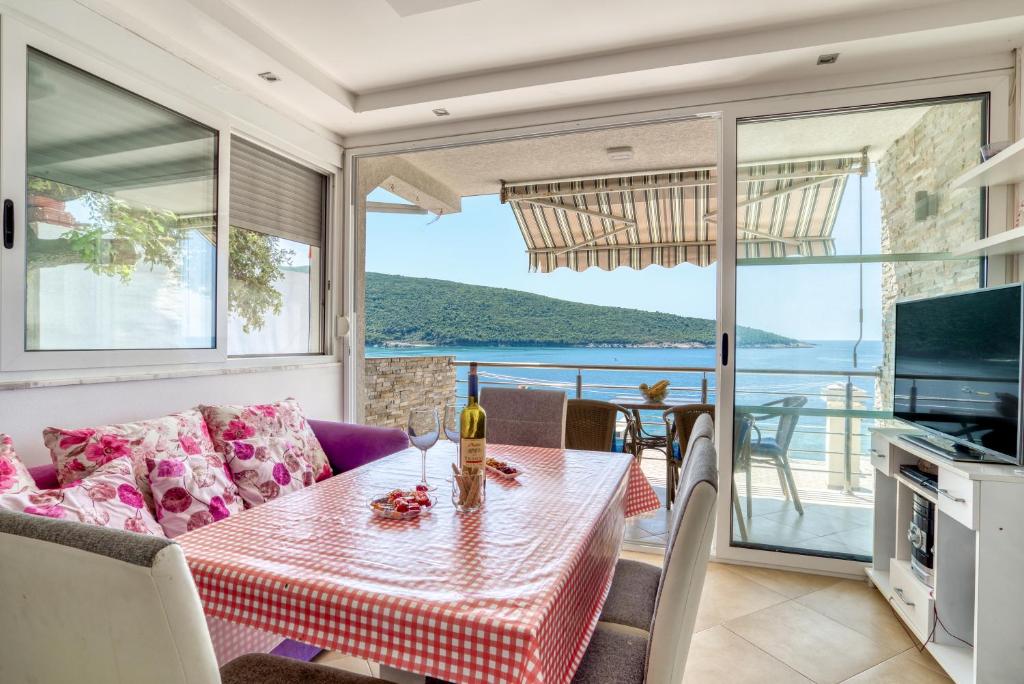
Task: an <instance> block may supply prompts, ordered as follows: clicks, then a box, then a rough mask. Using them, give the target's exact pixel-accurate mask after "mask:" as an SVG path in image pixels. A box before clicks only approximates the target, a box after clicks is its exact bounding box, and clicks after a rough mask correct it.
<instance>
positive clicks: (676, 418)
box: [661, 404, 715, 507]
mask: <svg viewBox="0 0 1024 684" xmlns="http://www.w3.org/2000/svg"><path fill="white" fill-rule="evenodd" d="M705 414H706V415H710V416H711V418H712V420H714V418H715V405H714V404H683V405H681V406H673V407H672V408H670V409H668V410H667V411H665V412H664V413H663V414H662V416H661V417H662V420H664V421H665V434H666V435H669V438H670V447H671V448H669V449H668V450H667V452H666V453H667V454H668V461H667V467H668V473H667V476H668V483H667V491H668V504H669V507H671V506H672V501H673V499H674V498H675V491H676V484H677V483H678V482H679V469H680V468H681V467H682V464H683V449H684V448H685V447H686V445H687V444H689V441H690V432H691V431H692V430H693V426H694V424H695V423H696V422H697V419H698V418H699V417H700V416H702V415H705ZM713 425H714V423H712V426H713ZM711 439H712V441H714V439H715V438H714V435H712V436H711ZM677 444H678V445H679V450H678V456H677V455H676V453H677V452H676V449H675V445H677Z"/></svg>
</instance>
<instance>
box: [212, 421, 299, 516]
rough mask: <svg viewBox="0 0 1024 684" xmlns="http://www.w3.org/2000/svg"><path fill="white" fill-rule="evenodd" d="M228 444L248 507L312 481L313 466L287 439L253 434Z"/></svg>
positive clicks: (234, 473)
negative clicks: (250, 436) (253, 435)
mask: <svg viewBox="0 0 1024 684" xmlns="http://www.w3.org/2000/svg"><path fill="white" fill-rule="evenodd" d="M225 445H226V446H227V452H226V453H225V454H224V458H225V460H226V461H227V466H228V469H229V470H230V471H231V474H232V476H233V477H234V480H235V484H236V485H238V493H239V494H240V495H241V497H242V498H243V499H244V500H245V503H246V506H247V507H249V508H252V507H253V506H259V505H260V504H262V503H266V502H268V501H270V500H271V499H276V498H277V497H279V496H283V495H284V494H288V493H289V492H294V491H297V490H299V489H302V488H303V487H308V486H309V485H311V484H313V481H314V479H315V478H314V474H313V466H312V465H310V463H309V461H307V460H306V459H305V458H303V457H302V455H301V452H300V449H299V447H298V446H297V445H295V444H294V443H292V442H289V441H288V440H286V439H278V438H274V437H272V438H270V439H266V438H263V437H252V438H249V439H236V440H233V441H230V442H226V443H225Z"/></svg>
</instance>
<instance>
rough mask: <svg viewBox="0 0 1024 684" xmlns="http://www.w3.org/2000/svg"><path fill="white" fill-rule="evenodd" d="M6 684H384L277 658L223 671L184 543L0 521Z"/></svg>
mask: <svg viewBox="0 0 1024 684" xmlns="http://www.w3.org/2000/svg"><path fill="white" fill-rule="evenodd" d="M0 558H2V559H3V561H2V563H3V572H0V596H3V597H4V598H3V601H4V609H3V610H2V611H0V633H2V634H3V635H4V636H3V638H2V639H0V681H4V682H72V681H74V682H112V683H115V684H116V683H123V684H129V683H132V684H134V683H135V682H147V683H153V684H210V683H211V682H224V683H225V684H243V683H244V684H261V683H267V684H269V683H270V682H280V683H282V684H288V683H291V682H295V683H298V682H311V683H314V684H380V683H381V682H382V681H383V680H380V679H374V678H372V677H366V676H363V675H357V674H352V673H349V672H345V671H343V670H338V669H335V668H331V667H327V666H326V665H317V664H313V663H306V662H303V661H299V660H292V659H289V658H283V657H280V656H272V655H268V654H250V655H245V656H241V657H239V658H236V659H234V660H232V661H230V662H228V663H226V664H225V665H224V666H223V667H222V668H220V669H219V670H218V668H217V658H216V656H215V655H214V651H213V644H212V642H211V641H210V634H209V631H208V630H207V627H206V620H205V618H204V616H203V607H202V605H201V604H200V601H199V593H198V592H197V591H196V587H195V584H194V583H193V581H192V575H191V573H190V572H189V569H188V566H187V565H186V563H185V556H184V554H183V553H182V551H181V547H180V546H178V544H176V543H174V542H172V541H170V540H168V539H164V538H157V537H151V536H146V535H143V534H138V533H135V532H124V531H120V530H113V529H107V528H104V527H98V526H95V525H86V524H83V523H79V522H72V521H70V520H57V519H53V518H46V517H42V516H36V515H28V514H25V513H14V512H12V511H4V510H0Z"/></svg>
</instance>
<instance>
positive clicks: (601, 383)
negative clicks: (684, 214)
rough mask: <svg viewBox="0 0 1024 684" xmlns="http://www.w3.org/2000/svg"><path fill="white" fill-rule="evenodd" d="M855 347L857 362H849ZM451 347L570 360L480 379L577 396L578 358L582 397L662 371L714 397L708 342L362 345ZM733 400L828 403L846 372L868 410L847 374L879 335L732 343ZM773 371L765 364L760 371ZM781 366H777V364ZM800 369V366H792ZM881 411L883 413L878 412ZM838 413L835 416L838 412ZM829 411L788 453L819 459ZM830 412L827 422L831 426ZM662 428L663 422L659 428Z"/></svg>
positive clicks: (674, 382)
mask: <svg viewBox="0 0 1024 684" xmlns="http://www.w3.org/2000/svg"><path fill="white" fill-rule="evenodd" d="M854 349H856V365H854ZM436 355H450V356H454V357H455V358H456V360H458V361H478V362H481V363H486V362H489V361H516V362H526V363H550V364H560V365H568V366H574V368H569V369H541V368H495V367H487V366H482V367H481V369H480V372H481V382H482V383H484V384H486V383H488V382H492V383H502V384H507V385H512V386H523V385H528V386H530V387H534V388H545V387H550V388H552V389H564V390H565V391H566V392H568V393H569V396H570V397H571V396H575V391H576V370H575V366H583V367H584V368H583V370H582V376H583V383H584V391H583V396H584V398H588V399H601V400H605V401H613V402H614V401H624V400H626V399H627V398H632V399H633V400H635V399H636V398H637V397H638V396H639V395H638V391H637V390H636V387H637V386H638V385H639V384H640V383H647V384H649V385H650V384H654V383H655V382H657V381H658V380H661V379H662V378H664V379H667V380H668V381H669V382H670V399H672V400H675V401H679V400H683V401H685V402H687V403H691V402H692V403H698V402H699V400H700V391H701V389H700V388H701V380H702V378H704V377H706V378H707V384H708V394H709V401H710V402H714V399H715V373H714V366H715V355H716V351H715V350H714V349H678V348H662V347H516V346H509V347H483V346H480V347H477V346H473V347H367V348H366V356H367V357H382V356H385V357H389V356H436ZM735 361H736V369H737V372H736V404H737V406H740V407H743V408H749V407H754V406H757V405H760V404H764V403H767V402H770V401H774V400H778V399H782V398H784V397H787V396H794V395H800V396H805V397H807V400H808V401H807V405H806V407H807V408H812V409H825V408H828V404H827V401H826V395H827V394H828V393H830V392H832V393H834V392H843V391H844V390H845V383H846V382H847V380H849V381H850V382H851V383H852V384H853V386H854V388H855V389H854V394H855V399H856V401H857V402H858V404H859V406H856V408H861V409H867V410H872V409H876V408H879V405H880V404H882V403H887V402H876V400H875V395H876V393H877V388H876V386H875V382H876V379H875V377H871V376H868V377H862V376H853V377H848V376H846V375H844V374H843V373H845V372H848V371H860V372H864V371H866V372H869V373H870V372H876V371H877V370H878V368H879V366H880V365H881V362H882V343H881V342H880V341H877V340H869V341H861V342H860V343H859V344H858V343H857V342H856V341H854V340H821V341H808V342H806V346H802V347H785V348H775V347H772V348H758V347H741V348H739V349H738V350H736V360H735ZM588 365H598V366H605V365H626V366H658V367H675V368H707V369H708V371H707V372H706V373H703V372H695V371H665V370H656V371H655V370H628V371H619V370H588V369H586V366H588ZM758 371H771V372H758ZM780 371H782V372H780ZM797 371H799V372H797ZM466 374H467V369H466V368H465V367H459V368H458V369H457V381H458V386H457V394H459V395H464V394H465V378H466ZM881 415H884V414H881V412H880V416H881ZM643 418H644V422H645V424H647V425H648V426H649V427H650V428H651V429H657V428H658V427H659V424H660V413H659V412H653V411H648V412H645V413H644V416H643ZM840 420H841V419H840ZM827 421H828V418H827V417H826V416H822V415H813V416H801V417H800V419H799V422H798V425H797V432H796V434H795V436H794V440H793V444H792V446H791V452H792V453H791V457H792V458H803V459H807V460H812V461H820V460H824V458H825V456H824V453H823V452H824V449H825V446H824V445H825V435H826V431H827V428H828V423H827ZM859 423H860V429H859V430H858V431H857V434H856V435H855V440H854V441H855V444H854V449H855V451H857V452H859V453H862V452H865V451H866V447H867V428H868V427H870V425H871V424H872V421H871V420H869V419H865V420H861V421H859ZM835 424H836V423H835V419H833V427H834V426H835ZM662 430H664V428H662Z"/></svg>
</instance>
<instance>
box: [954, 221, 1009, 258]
mask: <svg viewBox="0 0 1024 684" xmlns="http://www.w3.org/2000/svg"><path fill="white" fill-rule="evenodd" d="M1001 254H1024V226H1021V227H1019V228H1013V229H1011V230H1007V231H1004V232H1002V233H996V234H995V235H992V236H990V237H987V238H985V239H984V240H975V241H974V242H968V243H967V244H966V245H961V246H960V247H958V248H957V249H954V250H953V256H958V257H972V256H978V257H982V256H999V255H1001Z"/></svg>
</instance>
